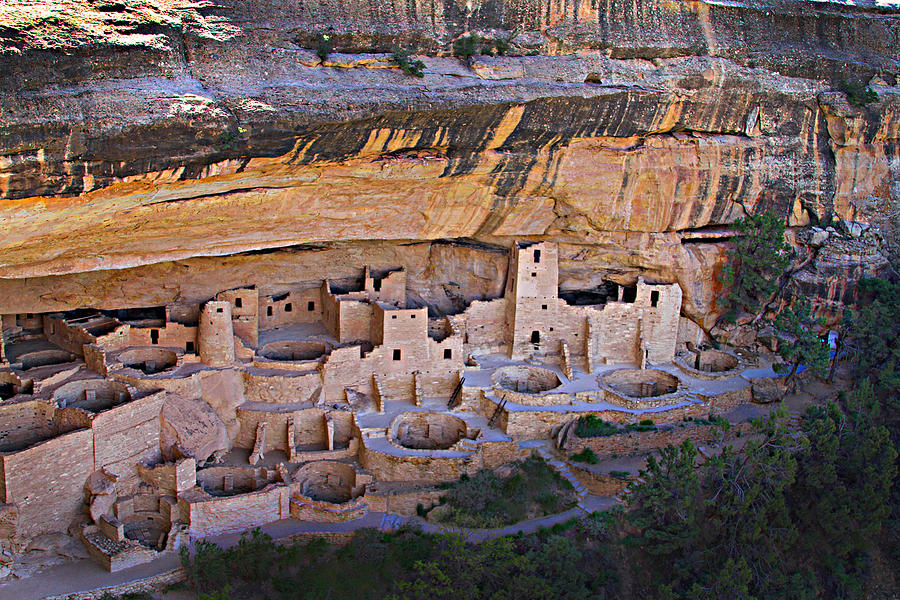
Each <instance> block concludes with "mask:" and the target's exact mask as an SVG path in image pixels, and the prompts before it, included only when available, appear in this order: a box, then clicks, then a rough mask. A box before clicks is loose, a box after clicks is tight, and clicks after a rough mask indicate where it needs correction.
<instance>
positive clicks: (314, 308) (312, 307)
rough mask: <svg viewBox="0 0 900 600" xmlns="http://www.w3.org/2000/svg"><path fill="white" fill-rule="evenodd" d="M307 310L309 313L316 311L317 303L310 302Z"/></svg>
mask: <svg viewBox="0 0 900 600" xmlns="http://www.w3.org/2000/svg"><path fill="white" fill-rule="evenodd" d="M306 310H308V311H309V312H312V311H314V310H316V303H315V302H313V301H312V300H310V301H309V302H307V303H306Z"/></svg>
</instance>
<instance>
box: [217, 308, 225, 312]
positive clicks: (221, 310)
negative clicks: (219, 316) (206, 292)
mask: <svg viewBox="0 0 900 600" xmlns="http://www.w3.org/2000/svg"><path fill="white" fill-rule="evenodd" d="M216 312H217V313H220V312H225V309H224V308H217V309H216Z"/></svg>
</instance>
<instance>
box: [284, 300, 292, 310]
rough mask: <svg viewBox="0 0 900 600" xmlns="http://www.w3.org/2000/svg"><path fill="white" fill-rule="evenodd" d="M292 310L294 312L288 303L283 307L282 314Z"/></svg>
mask: <svg viewBox="0 0 900 600" xmlns="http://www.w3.org/2000/svg"><path fill="white" fill-rule="evenodd" d="M292 310H294V305H293V304H291V303H290V302H288V303H287V304H285V305H284V312H291V311H292Z"/></svg>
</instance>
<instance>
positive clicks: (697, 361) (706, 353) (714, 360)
mask: <svg viewBox="0 0 900 600" xmlns="http://www.w3.org/2000/svg"><path fill="white" fill-rule="evenodd" d="M687 358H688V364H689V365H690V366H691V367H693V368H694V369H696V370H697V371H704V372H706V373H724V372H725V371H731V370H732V369H735V368H737V366H738V358H737V357H736V356H734V355H732V354H728V353H727V352H720V351H719V350H701V351H700V352H698V353H691V354H688V357H687Z"/></svg>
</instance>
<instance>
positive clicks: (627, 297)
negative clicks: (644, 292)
mask: <svg viewBox="0 0 900 600" xmlns="http://www.w3.org/2000/svg"><path fill="white" fill-rule="evenodd" d="M635 300H637V286H636V285H626V286H622V302H634V301H635Z"/></svg>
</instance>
